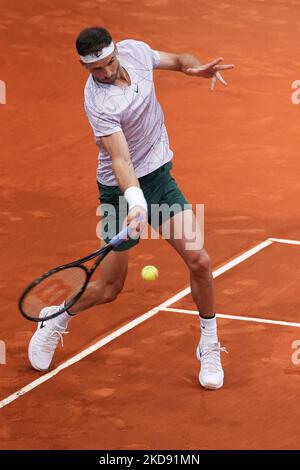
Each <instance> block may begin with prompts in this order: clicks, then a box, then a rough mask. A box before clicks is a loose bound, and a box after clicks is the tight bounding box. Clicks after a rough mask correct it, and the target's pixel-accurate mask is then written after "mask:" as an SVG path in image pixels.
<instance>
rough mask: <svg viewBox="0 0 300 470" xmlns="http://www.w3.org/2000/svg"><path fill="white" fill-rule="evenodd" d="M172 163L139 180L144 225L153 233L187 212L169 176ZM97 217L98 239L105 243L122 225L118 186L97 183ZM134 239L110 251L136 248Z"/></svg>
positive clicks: (122, 206) (124, 212)
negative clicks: (145, 209) (145, 206)
mask: <svg viewBox="0 0 300 470" xmlns="http://www.w3.org/2000/svg"><path fill="white" fill-rule="evenodd" d="M171 168H172V162H168V163H166V164H165V165H163V166H161V167H160V168H158V169H157V170H155V171H153V172H152V173H149V174H148V175H146V176H142V177H141V178H139V183H140V186H141V189H142V190H143V193H144V196H145V199H146V201H147V204H148V223H149V224H150V225H151V226H152V227H153V228H154V229H155V230H157V229H158V227H159V226H160V225H161V224H162V223H163V222H165V221H166V220H168V219H170V218H171V217H173V216H174V215H175V214H177V213H178V212H182V211H183V210H186V209H188V208H189V209H191V205H190V204H189V203H188V201H187V200H186V198H185V197H184V195H183V194H182V192H181V190H180V189H179V187H178V186H177V183H176V181H175V180H174V178H173V177H172V176H171V174H170V170H171ZM97 184H98V188H99V193H100V195H99V200H100V205H101V214H102V216H103V219H102V223H101V237H102V239H103V240H105V242H106V243H108V242H109V241H110V240H111V239H112V237H113V236H114V235H115V234H116V233H118V232H119V231H120V230H122V224H123V222H124V219H125V217H126V216H127V210H128V207H127V202H126V199H125V197H124V196H123V193H122V192H121V190H120V188H119V186H106V185H104V184H101V183H99V182H98V181H97ZM139 240H140V239H139V238H138V239H129V240H125V241H124V242H122V244H121V245H119V246H118V247H116V248H114V250H115V251H124V250H128V249H129V248H131V247H133V246H134V245H137V244H138V243H139Z"/></svg>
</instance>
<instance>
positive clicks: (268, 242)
mask: <svg viewBox="0 0 300 470" xmlns="http://www.w3.org/2000/svg"><path fill="white" fill-rule="evenodd" d="M271 244H272V241H271V240H265V241H264V242H262V243H259V244H258V245H257V246H255V247H253V248H250V249H249V250H247V251H246V252H245V253H242V254H241V255H239V256H237V257H236V258H234V259H232V260H231V261H229V262H228V263H225V264H224V266H221V267H220V268H218V269H216V270H215V271H214V272H213V277H218V276H220V275H221V274H223V273H225V272H226V271H228V270H229V269H231V268H233V267H234V266H236V265H238V264H240V263H242V262H243V261H245V260H246V259H248V258H250V256H253V255H255V254H256V253H257V252H258V251H260V250H262V249H263V248H266V247H267V246H269V245H271ZM190 292H191V288H190V287H186V288H185V289H183V290H182V291H180V292H178V293H177V294H175V295H173V297H171V298H169V299H167V300H166V301H165V302H163V303H162V304H160V305H158V306H157V307H154V308H153V309H151V310H149V311H148V312H146V313H144V314H143V315H141V316H139V317H138V318H136V319H135V320H133V321H131V322H130V323H128V324H127V325H124V326H122V327H121V328H118V329H117V330H115V331H113V332H112V333H111V334H109V335H108V336H106V337H104V338H102V339H101V340H99V341H97V343H95V344H93V345H92V346H90V347H89V348H87V349H84V350H83V351H82V352H80V353H78V354H76V355H75V356H73V357H71V358H70V359H68V360H67V361H65V362H63V363H62V364H60V365H59V366H58V367H56V368H55V369H53V370H52V371H50V372H48V373H46V374H44V375H42V376H41V377H39V378H38V379H36V380H34V381H33V382H30V383H29V384H28V385H25V386H24V387H22V388H21V389H19V390H18V391H17V392H15V393H13V394H12V395H10V396H8V397H6V398H4V399H3V400H1V401H0V408H3V407H4V406H6V405H8V404H9V403H11V402H13V401H14V400H16V399H17V398H19V397H21V396H22V395H25V394H26V393H28V392H30V391H31V390H33V389H34V388H36V387H38V386H39V385H41V384H42V383H44V382H46V381H47V380H49V379H51V378H52V377H54V376H55V375H57V374H58V373H59V372H60V371H62V370H64V369H66V368H67V367H70V366H71V365H72V364H75V363H76V362H79V361H81V360H82V359H84V358H85V357H87V356H89V355H90V354H92V353H93V352H95V351H97V350H98V349H100V348H102V347H103V346H105V345H106V344H108V343H110V342H111V341H113V340H114V339H116V338H118V337H119V336H121V335H123V334H124V333H126V332H127V331H129V330H132V329H133V328H135V327H136V326H137V325H139V324H141V323H143V322H144V321H145V320H148V319H149V318H151V317H153V316H154V315H156V314H157V313H158V312H159V311H162V310H164V309H165V308H167V307H168V306H169V305H171V304H173V303H175V302H177V301H178V300H180V299H182V297H185V296H186V295H187V294H189V293H190Z"/></svg>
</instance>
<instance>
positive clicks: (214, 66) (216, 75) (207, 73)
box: [185, 57, 234, 90]
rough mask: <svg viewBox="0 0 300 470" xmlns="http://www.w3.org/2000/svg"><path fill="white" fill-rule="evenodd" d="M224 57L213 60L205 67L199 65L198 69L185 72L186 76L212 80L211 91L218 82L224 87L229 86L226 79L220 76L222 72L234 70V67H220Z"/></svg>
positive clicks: (193, 68) (194, 68) (231, 65)
mask: <svg viewBox="0 0 300 470" xmlns="http://www.w3.org/2000/svg"><path fill="white" fill-rule="evenodd" d="M222 60H223V57H219V58H218V59H215V60H212V61H211V62H208V63H207V64H204V65H198V66H197V67H189V68H187V69H186V70H185V74H186V75H192V76H194V77H203V78H212V81H211V86H210V89H211V90H213V89H214V88H215V86H216V83H217V80H219V81H220V82H221V83H222V85H227V82H225V80H224V78H223V77H222V75H221V74H220V71H221V70H229V69H233V68H234V65H233V64H229V65H219V64H220V62H222Z"/></svg>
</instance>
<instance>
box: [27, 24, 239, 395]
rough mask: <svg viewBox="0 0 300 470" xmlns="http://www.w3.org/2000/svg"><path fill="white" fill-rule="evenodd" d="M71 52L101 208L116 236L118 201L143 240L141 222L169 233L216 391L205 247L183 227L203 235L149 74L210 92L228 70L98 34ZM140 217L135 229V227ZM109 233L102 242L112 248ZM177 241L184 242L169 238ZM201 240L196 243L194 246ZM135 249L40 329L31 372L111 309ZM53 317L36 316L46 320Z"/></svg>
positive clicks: (84, 36)
mask: <svg viewBox="0 0 300 470" xmlns="http://www.w3.org/2000/svg"><path fill="white" fill-rule="evenodd" d="M76 49H77V52H78V54H79V61H80V63H81V65H82V66H83V67H84V68H85V69H86V70H87V71H88V72H89V77H88V79H87V82H86V86H85V91H84V99H85V110H86V114H87V117H88V120H89V122H90V125H91V127H92V129H93V132H94V136H95V141H96V144H97V145H98V147H99V164H98V169H97V183H98V187H99V192H100V196H99V197H100V202H101V206H102V207H103V208H104V212H105V207H107V205H110V206H113V207H114V208H115V209H116V213H115V215H114V216H113V217H111V216H110V219H109V218H108V219H107V218H105V220H106V222H107V220H108V221H109V220H110V222H111V224H114V225H116V230H117V231H119V229H121V228H122V224H123V223H124V219H122V217H121V216H120V214H119V207H120V201H121V200H122V198H123V200H124V198H125V200H126V201H127V204H128V216H127V218H126V223H130V224H131V226H132V229H133V231H134V232H135V233H139V234H141V233H142V232H143V230H144V228H145V225H146V224H147V222H148V223H149V224H152V225H153V226H154V228H155V229H157V230H159V231H160V232H162V231H163V227H164V225H165V224H166V223H168V224H169V225H170V236H169V237H168V239H167V242H168V243H169V244H170V245H171V246H172V247H173V248H174V249H175V251H176V252H177V253H178V254H179V255H180V256H181V257H182V259H183V260H184V262H185V263H186V265H187V268H188V269H189V272H190V284H191V292H192V297H193V300H194V302H195V304H196V306H197V309H198V311H199V318H200V329H201V335H200V341H199V344H198V346H197V351H196V354H197V358H198V359H199V360H200V363H201V367H200V373H199V381H200V384H201V385H202V386H203V387H205V388H208V389H218V388H220V387H222V385H223V381H224V372H223V368H222V365H221V357H220V353H221V351H223V350H224V348H222V347H221V345H220V342H219V340H218V335H217V322H216V316H215V310H214V293H213V279H212V271H211V265H210V258H209V256H208V254H207V252H206V250H205V248H204V246H203V243H198V244H197V243H196V244H194V247H193V249H190V248H188V246H189V247H190V246H191V245H190V242H191V239H190V237H188V236H186V234H185V231H184V230H181V229H182V226H183V225H184V226H190V227H192V226H193V227H197V229H196V231H198V235H199V233H201V230H202V227H201V226H200V224H199V222H198V221H197V219H196V217H195V214H194V212H193V210H192V208H191V206H190V205H189V203H188V201H187V200H186V198H185V197H184V195H183V194H182V192H181V190H180V189H179V187H178V186H177V184H176V181H175V180H174V178H173V177H172V176H171V173H170V170H171V168H172V158H173V152H172V150H171V149H170V146H169V139H168V134H167V131H166V127H165V125H164V116H163V111H162V109H161V107H160V104H159V102H158V100H157V98H156V95H155V88H154V83H153V70H159V69H162V70H173V71H176V72H181V73H183V74H185V75H190V76H193V77H196V78H210V79H211V80H212V81H211V89H213V88H214V87H215V85H216V82H217V81H220V82H221V83H222V84H223V85H226V82H225V80H224V79H223V77H222V76H221V74H220V72H221V71H223V70H228V69H231V68H233V65H221V64H220V63H221V62H222V60H223V59H222V58H221V57H220V58H218V59H216V60H213V61H212V62H210V63H208V64H205V65H202V64H201V63H200V61H199V60H198V59H197V58H195V57H194V56H193V55H191V54H187V53H184V54H173V53H168V52H162V51H157V50H153V49H151V47H150V46H149V45H148V44H146V43H145V42H141V41H135V40H131V39H130V40H124V41H120V42H118V43H115V42H114V41H113V40H112V37H111V35H110V33H109V32H108V31H107V30H106V29H104V28H101V27H93V28H87V29H85V30H83V31H81V33H80V34H79V36H78V37H77V40H76ZM162 204H165V205H167V206H168V207H171V206H172V207H175V210H174V211H173V212H172V213H171V212H169V213H168V214H167V215H164V214H162V216H161V217H160V218H158V220H159V222H158V223H157V217H155V219H156V223H154V217H153V211H152V207H157V205H162ZM137 216H139V217H140V218H139V222H137V221H136V218H137ZM108 232H109V231H106V232H105V235H104V239H105V241H106V242H107V241H109V240H110V238H111V237H110V236H109V233H108ZM178 233H182V237H180V238H178V237H177V236H175V235H176V234H178ZM200 239H201V240H202V237H201V236H200V237H199V240H200ZM138 242H139V238H137V237H134V238H130V239H128V240H126V241H124V242H123V243H122V245H120V246H119V247H118V248H116V249H115V250H114V251H113V252H111V253H110V254H109V255H108V256H107V258H106V259H105V260H104V261H103V263H102V267H101V269H100V272H101V276H99V278H97V277H96V278H95V280H94V281H91V282H90V283H89V285H88V288H87V290H86V291H85V292H84V294H83V296H82V298H81V299H80V300H79V301H78V302H77V303H76V304H75V305H74V306H73V307H72V308H70V311H68V312H64V313H63V314H61V315H60V316H58V317H56V318H54V319H52V320H49V321H46V322H44V323H43V322H41V323H39V326H38V328H37V330H36V332H35V333H34V335H33V337H32V338H31V341H30V344H29V360H30V363H31V365H32V367H33V368H34V369H37V370H39V371H45V370H47V369H48V368H49V366H50V364H51V361H52V358H53V355H54V352H55V349H56V347H57V345H58V343H59V340H60V338H62V335H63V334H64V333H66V328H67V325H68V322H69V320H70V318H71V317H72V316H73V315H75V314H77V313H79V312H81V311H83V310H86V309H88V308H90V307H92V306H94V305H100V304H104V303H107V302H112V301H113V300H115V299H116V297H117V295H118V294H119V293H120V292H121V291H122V288H123V285H124V282H125V278H126V274H127V267H128V250H129V249H130V248H131V247H133V246H134V245H136V244H137V243H138ZM56 309H57V306H47V307H45V308H43V309H42V310H41V314H40V316H41V317H45V316H47V315H49V314H51V313H53V312H55V310H56Z"/></svg>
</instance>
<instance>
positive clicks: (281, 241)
mask: <svg viewBox="0 0 300 470" xmlns="http://www.w3.org/2000/svg"><path fill="white" fill-rule="evenodd" d="M269 240H271V242H276V243H287V244H288V245H300V241H298V240H287V239H285V238H269Z"/></svg>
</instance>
